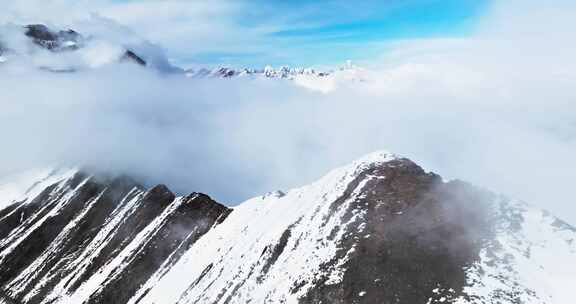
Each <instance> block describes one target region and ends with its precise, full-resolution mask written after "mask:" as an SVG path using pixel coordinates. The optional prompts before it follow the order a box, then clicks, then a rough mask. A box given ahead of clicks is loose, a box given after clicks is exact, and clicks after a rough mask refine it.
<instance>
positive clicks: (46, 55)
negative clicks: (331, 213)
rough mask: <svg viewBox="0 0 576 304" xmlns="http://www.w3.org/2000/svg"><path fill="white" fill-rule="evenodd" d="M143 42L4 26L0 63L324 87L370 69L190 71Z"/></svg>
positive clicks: (354, 78) (34, 26)
mask: <svg viewBox="0 0 576 304" xmlns="http://www.w3.org/2000/svg"><path fill="white" fill-rule="evenodd" d="M141 44H147V42H145V41H139V42H138V43H132V44H130V43H122V42H118V41H113V40H110V39H107V38H106V37H102V36H94V35H83V34H81V33H79V32H77V31H75V30H72V29H63V30H59V29H52V28H49V27H48V26H46V25H43V24H32V25H26V26H22V27H20V26H3V27H0V64H2V63H5V62H11V61H14V60H17V61H20V62H19V63H22V61H24V62H25V63H27V64H28V65H31V66H34V67H37V68H40V69H42V70H46V71H51V72H76V71H82V70H85V69H93V68H98V67H101V66H106V65H109V64H116V63H125V62H128V63H133V64H136V65H139V66H146V67H149V68H152V69H155V70H158V71H161V72H167V73H170V74H182V75H183V76H185V77H188V78H191V79H199V78H200V79H204V78H226V79H228V78H269V79H288V80H293V81H294V82H295V83H297V84H299V85H302V86H304V87H308V88H311V89H317V90H321V91H328V90H330V89H332V88H333V87H334V86H335V85H336V83H335V82H337V81H340V80H344V81H363V80H364V79H365V78H366V75H365V71H364V70H363V69H361V68H359V67H357V66H355V65H352V64H351V63H350V62H348V63H347V64H346V65H345V66H343V67H340V68H337V69H331V70H327V71H318V70H316V69H313V68H303V67H298V68H292V67H288V66H282V67H278V68H274V67H272V66H266V67H264V68H262V69H253V68H231V67H226V66H219V67H215V68H197V69H187V70H185V69H181V68H178V67H175V66H172V65H170V64H169V63H168V60H167V59H166V58H163V55H159V54H153V53H152V54H150V52H149V51H150V47H149V46H148V47H147V46H146V45H145V46H142V45H141ZM150 63H151V64H150ZM0 67H1V66H0Z"/></svg>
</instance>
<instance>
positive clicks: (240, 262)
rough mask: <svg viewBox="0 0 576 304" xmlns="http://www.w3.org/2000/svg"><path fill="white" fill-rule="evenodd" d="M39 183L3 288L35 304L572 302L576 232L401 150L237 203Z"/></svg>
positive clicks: (80, 182)
mask: <svg viewBox="0 0 576 304" xmlns="http://www.w3.org/2000/svg"><path fill="white" fill-rule="evenodd" d="M29 176H31V177H30V178H29V180H30V182H28V183H31V184H32V185H33V187H31V188H30V189H29V190H28V191H20V192H21V193H20V195H18V193H17V192H18V191H14V189H16V188H18V187H16V186H15V185H12V186H11V187H5V186H4V185H5V183H4V184H2V183H0V184H1V186H0V199H3V197H11V199H12V201H13V202H15V204H13V205H11V206H9V207H7V208H2V211H0V225H4V227H8V228H9V229H2V231H10V232H9V233H8V235H4V236H1V235H0V269H2V272H0V281H1V282H2V284H3V286H4V290H5V291H6V293H7V294H9V295H10V296H11V297H12V298H13V299H14V300H15V301H19V302H21V303H27V304H28V303H31V304H32V303H104V302H106V303H247V302H265V303H320V302H326V301H328V302H330V303H375V302H386V303H459V304H460V303H474V304H477V303H493V302H492V301H494V300H498V301H500V303H560V304H565V303H567V302H566V299H569V298H567V297H568V296H569V295H566V294H565V293H563V292H562V288H558V287H555V286H561V285H559V284H563V282H572V281H570V280H574V278H576V269H574V266H571V265H570V264H566V263H569V262H570V261H571V260H572V261H573V259H574V256H575V255H576V246H575V241H576V229H574V228H573V227H571V226H570V225H568V224H566V223H564V222H562V221H561V220H559V219H557V218H555V217H553V216H551V215H550V214H549V213H546V212H543V211H540V210H538V209H535V208H532V207H529V206H527V205H526V204H524V203H521V202H517V201H513V200H510V199H508V198H505V197H503V196H499V195H496V194H493V193H490V192H488V191H486V190H482V189H478V188H476V187H473V186H471V185H469V184H466V183H464V182H460V181H451V182H445V181H443V180H442V178H441V177H440V176H438V175H436V174H434V173H429V172H426V171H424V170H423V169H422V168H420V167H419V166H418V165H417V164H415V163H414V162H412V161H410V160H409V159H406V158H402V157H400V156H396V155H394V154H391V153H388V152H377V153H373V154H370V155H368V156H366V157H364V158H362V159H360V160H357V161H355V162H353V163H352V164H350V165H348V166H344V167H341V168H339V169H335V170H333V171H331V172H330V173H328V174H327V175H325V176H324V177H323V178H321V179H319V180H318V181H316V182H314V183H312V184H310V185H307V186H303V187H300V188H296V189H293V190H290V191H287V192H274V193H269V194H266V195H263V196H260V197H256V198H253V199H250V200H248V201H246V202H244V203H242V204H240V205H239V206H237V207H234V208H228V207H224V206H222V205H220V204H218V203H216V202H214V201H212V200H211V199H210V198H209V197H208V196H206V195H202V194H198V193H192V194H191V195H188V196H185V197H175V195H174V194H172V193H171V192H170V191H169V189H167V188H166V187H165V186H163V185H158V186H156V187H152V188H149V189H147V190H143V189H141V188H140V187H141V186H139V185H138V186H137V187H131V186H133V185H134V181H130V180H129V179H126V178H118V179H116V180H114V179H112V180H105V179H94V177H91V176H90V175H88V174H84V173H79V171H78V170H62V171H54V172H49V171H47V170H45V171H44V175H39V176H34V175H33V174H29ZM36 181H40V182H39V183H37V182H36ZM22 184H26V183H24V182H22ZM8 188H11V189H12V190H10V189H8ZM20 188H21V189H27V188H29V187H20ZM112 188H114V189H123V190H121V191H111V190H106V189H112ZM7 189H8V190H7ZM26 192H27V193H28V194H26ZM7 193H11V194H10V195H8V194H7ZM106 193H108V194H106ZM115 193H116V194H115ZM118 193H119V194H118ZM31 196H35V197H34V198H32V199H31V198H30V197H31ZM106 202H109V203H110V204H106ZM89 214H92V215H93V216H87V215H89ZM95 214H100V216H94V215H95ZM47 223H53V224H56V225H57V226H62V225H63V227H64V228H63V229H60V230H58V229H56V230H54V229H47V230H46V228H42V227H43V226H44V227H47V226H45V225H46V224H47ZM79 223H84V224H79ZM98 223H106V224H104V225H103V226H101V224H98ZM78 227H92V228H89V229H88V228H87V229H82V228H78ZM98 227H99V228H98ZM50 231H53V232H52V233H51V232H50ZM38 233H41V235H43V239H45V240H52V241H51V242H50V244H48V243H45V244H44V245H43V243H42V242H45V241H42V242H39V239H38V237H37V236H35V235H37V234H38ZM46 233H48V234H46ZM50 233H51V234H50ZM81 240H83V241H81ZM32 244H34V246H36V247H35V249H34V246H32V247H30V246H31V245H32ZM66 244H68V245H66ZM161 244H162V245H161ZM31 248H32V249H31ZM23 256H24V257H25V258H23ZM551 257H554V258H551ZM558 261H560V264H559V265H561V267H559V265H557V264H558ZM563 275H564V276H563ZM534 276H535V277H537V278H538V280H534V278H533V277H534ZM184 278H185V279H184ZM559 278H565V280H562V281H560V280H559ZM72 282H75V283H73V284H72ZM543 282H545V284H544V283H543ZM564 284H567V283H564ZM562 286H564V285H562ZM0 303H1V301H0Z"/></svg>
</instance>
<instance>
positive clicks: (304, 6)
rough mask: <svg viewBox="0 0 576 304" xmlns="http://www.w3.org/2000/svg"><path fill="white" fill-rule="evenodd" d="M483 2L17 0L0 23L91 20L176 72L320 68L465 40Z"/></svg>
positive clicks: (482, 9) (486, 2)
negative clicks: (435, 41)
mask: <svg viewBox="0 0 576 304" xmlns="http://www.w3.org/2000/svg"><path fill="white" fill-rule="evenodd" d="M490 1H492V0H379V1H377V0H360V1H354V0H316V1H310V0H309V1H304V0H284V1H280V0H276V1H272V0H210V1H208V0H205V1H200V0H198V1H196V0H46V1H42V2H38V1H37V0H18V1H9V2H8V3H7V4H3V9H2V11H0V21H4V22H5V21H14V20H15V19H16V21H17V22H45V21H48V22H50V21H52V22H53V23H55V24H58V23H64V25H67V22H68V21H70V23H69V24H71V25H73V24H74V23H73V20H78V19H82V18H90V16H91V15H93V14H96V15H99V16H101V17H106V18H109V19H112V20H114V21H116V22H117V23H119V24H122V25H126V26H128V27H130V28H132V29H133V30H134V32H136V33H137V34H138V35H139V36H141V37H143V38H146V39H148V40H150V41H152V42H154V43H157V44H158V45H160V46H162V47H163V48H164V49H165V50H166V53H167V54H168V56H169V57H170V59H171V60H172V61H174V63H176V64H178V65H182V66H195V65H209V66H213V65H218V64H227V65H236V66H262V65H265V64H272V65H283V64H288V65H312V66H321V65H334V64H339V63H343V62H345V61H346V60H348V59H351V60H354V61H363V60H370V59H372V58H374V57H379V56H381V55H382V54H383V52H385V50H386V45H387V43H389V42H391V41H398V40H401V39H420V38H431V37H460V36H465V35H469V34H470V33H471V32H473V31H474V26H475V23H476V22H477V21H478V20H479V19H480V18H481V17H482V16H483V15H484V14H485V12H486V11H487V8H488V7H489V6H490ZM19 17H23V18H19ZM50 18H51V19H52V20H46V19H50ZM18 19H19V20H18ZM22 20H26V21H22Z"/></svg>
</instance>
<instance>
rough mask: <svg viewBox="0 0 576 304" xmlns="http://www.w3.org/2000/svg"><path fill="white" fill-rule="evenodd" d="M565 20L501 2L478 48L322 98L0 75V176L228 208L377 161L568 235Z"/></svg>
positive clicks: (400, 59)
mask: <svg viewBox="0 0 576 304" xmlns="http://www.w3.org/2000/svg"><path fill="white" fill-rule="evenodd" d="M575 14H576V7H575V5H573V4H567V3H561V2H558V3H557V4H552V3H549V2H547V3H546V4H536V2H531V1H527V2H526V1H522V2H517V1H513V2H502V3H501V4H500V5H496V6H495V7H494V10H493V13H492V14H490V15H489V16H488V17H487V19H486V20H485V22H484V24H483V27H482V28H481V30H480V31H479V33H478V35H477V36H475V37H470V38H468V39H460V40H421V41H404V42H398V43H396V44H395V45H394V46H392V47H391V50H390V52H389V53H387V54H386V55H385V56H383V57H382V59H381V60H380V61H379V69H377V70H378V71H377V72H374V73H373V74H371V81H368V82H366V83H363V84H355V85H352V86H341V87H339V88H337V89H336V90H334V91H331V92H329V93H326V94H321V93H316V92H313V91H309V90H306V89H303V88H299V87H297V86H294V85H293V84H291V83H290V82H283V81H248V80H236V81H228V80H226V81H224V80H190V79H184V78H179V77H167V76H162V75H158V74H155V73H154V72H150V71H145V70H142V69H139V68H137V67H131V66H129V65H120V66H106V67H103V68H100V69H96V70H92V71H86V72H82V73H77V74H58V75H55V74H50V73H45V72H37V71H35V70H22V69H14V68H10V65H6V64H5V65H2V66H0V71H1V72H0V84H1V86H2V90H1V93H0V94H1V99H0V106H1V107H2V111H0V138H2V140H3V145H2V152H1V153H2V157H1V159H0V168H1V170H0V171H2V173H6V172H9V171H13V170H16V169H21V168H23V167H28V166H31V165H45V164H53V163H66V164H70V163H72V164H75V163H83V164H87V165H90V166H92V167H97V168H101V169H104V170H117V171H118V172H129V173H132V174H139V175H143V176H147V177H153V178H152V179H153V181H154V182H167V183H169V184H170V185H171V186H173V187H175V188H176V189H177V190H179V191H202V192H206V193H209V194H211V195H213V196H214V197H215V198H217V199H219V200H221V201H224V202H227V203H231V204H234V203H237V202H239V201H241V200H242V199H245V198H247V197H250V196H252V195H257V194H261V193H263V192H266V191H269V190H274V189H276V188H285V187H292V186H296V185H299V184H303V183H306V182H309V181H311V180H313V179H315V178H316V177H318V176H319V175H321V174H322V173H323V172H325V171H326V170H327V169H329V168H331V167H334V166H336V165H340V164H342V163H345V162H347V161H349V160H351V159H354V158H357V157H358V156H360V155H362V154H364V153H368V152H371V151H373V150H378V149H388V150H391V151H394V152H396V153H399V154H403V155H406V156H408V157H411V158H413V159H414V160H416V161H417V162H420V163H421V164H423V165H424V166H425V167H427V168H428V169H432V170H435V171H436V172H438V173H440V174H442V175H444V176H445V177H448V178H462V179H466V180H469V181H472V182H474V183H476V184H478V185H482V186H486V187H489V188H491V189H493V190H496V191H500V192H504V193H508V194H510V195H513V196H516V197H518V198H521V199H525V200H528V201H531V202H533V203H536V204H538V205H539V206H541V207H544V208H546V209H550V210H551V211H553V212H555V213H556V214H558V215H560V216H561V217H563V218H565V219H568V220H569V221H571V223H573V224H574V223H576V208H574V207H573V205H574V204H573V202H572V200H573V199H572V184H573V181H574V180H576V170H574V168H576V158H574V155H576V119H575V118H574V115H573V113H574V112H575V111H576V106H575V105H574V101H575V100H576V91H575V90H574V89H573V88H574V87H575V85H576V62H575V61H574V59H573V54H574V53H575V51H576V43H575V42H574V40H573V39H572V37H574V34H575V33H574V31H575V30H574V29H576V24H575V23H576V21H574V20H576V18H574V16H575ZM533 20H538V22H535V21H534V22H530V21H533Z"/></svg>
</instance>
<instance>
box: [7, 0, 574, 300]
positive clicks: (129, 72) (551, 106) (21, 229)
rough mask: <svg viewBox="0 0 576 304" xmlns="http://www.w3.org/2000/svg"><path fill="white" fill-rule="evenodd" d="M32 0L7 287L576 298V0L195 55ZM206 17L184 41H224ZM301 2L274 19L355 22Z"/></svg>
mask: <svg viewBox="0 0 576 304" xmlns="http://www.w3.org/2000/svg"><path fill="white" fill-rule="evenodd" d="M32 2H33V1H32V0H25V1H23V2H21V6H16V5H12V4H11V5H7V6H6V7H5V11H4V12H0V21H2V24H1V25H0V97H1V98H0V108H1V110H0V136H1V138H2V142H3V144H2V145H1V146H2V149H1V152H0V156H1V157H0V304H2V303H8V304H13V303H16V304H21V303H26V304H36V303H52V304H59V303H70V304H78V303H119V304H124V303H150V304H152V303H342V304H348V303H407V304H417V303H423V304H430V303H458V304H464V303H470V304H488V303H503V304H509V303H510V304H512V303H514V304H528V303H545V304H569V303H572V299H573V296H572V294H571V292H570V287H571V286H573V285H574V284H576V269H575V268H574V267H573V266H574V265H576V263H574V262H575V261H576V247H574V246H575V240H576V229H575V228H574V223H576V212H574V211H575V209H574V205H573V204H572V201H571V200H572V199H571V197H572V192H571V190H572V183H573V180H575V179H576V171H575V170H574V168H575V167H576V160H575V159H574V157H573V155H574V154H575V153H576V144H575V140H574V139H576V136H575V134H576V129H575V128H574V127H575V126H576V124H575V120H574V117H573V115H572V112H573V110H575V109H574V104H573V100H574V99H575V98H576V94H575V92H574V90H573V87H574V84H575V82H576V72H575V71H576V65H575V63H574V60H573V58H572V57H573V54H574V52H575V51H576V44H575V43H573V39H571V38H572V36H573V34H574V33H573V29H574V28H576V27H574V25H575V24H574V20H576V19H574V18H573V17H574V12H576V7H575V6H574V5H573V4H570V3H564V2H563V1H558V2H562V3H556V4H554V5H548V4H542V3H536V2H535V1H528V2H525V3H524V2H522V3H520V2H518V1H510V2H506V3H504V2H496V3H494V5H491V6H490V9H489V10H488V11H487V13H486V14H485V15H484V16H482V18H481V19H480V20H479V21H478V25H477V28H475V30H474V32H473V33H471V34H467V35H462V36H458V35H456V36H450V37H442V36H438V37H436V36H434V35H432V36H430V37H428V36H427V37H424V38H419V37H412V36H408V37H405V38H402V39H399V38H398V39H391V40H390V41H385V42H382V48H381V51H380V52H379V53H378V54H380V55H379V56H373V55H372V56H371V60H364V61H362V60H361V61H359V62H357V61H346V62H342V63H338V64H332V65H328V64H323V63H322V64H321V63H319V64H318V65H313V66H308V65H281V64H277V65H258V64H255V65H254V66H246V65H245V64H243V63H240V62H238V63H234V62H232V63H230V61H229V60H225V62H224V60H223V62H222V64H215V65H212V64H198V65H190V66H184V65H181V62H182V60H178V59H177V58H176V59H175V58H173V57H171V55H169V54H174V52H173V51H168V50H167V49H165V48H164V46H161V45H160V44H159V43H156V42H155V41H154V40H152V39H150V37H153V35H152V36H151V34H150V33H151V28H152V26H148V25H145V24H144V25H142V26H139V27H133V28H129V27H128V26H125V25H123V24H122V23H121V22H118V21H116V20H115V19H112V18H110V17H104V16H101V15H98V14H91V15H88V16H84V15H83V16H82V18H81V19H77V20H74V21H70V20H72V19H70V18H68V16H60V18H59V19H58V18H52V17H55V16H56V15H57V13H56V12H55V11H50V12H51V13H50V17H51V18H49V19H50V20H51V21H45V20H43V19H42V18H38V14H37V13H38V11H37V9H38V10H39V9H40V8H42V7H44V6H42V5H39V6H38V7H36V9H34V10H29V11H30V12H31V13H33V12H34V13H35V14H34V17H33V18H21V17H22V16H16V15H15V14H14V13H6V12H17V11H18V12H19V11H20V10H21V8H24V7H27V5H28V4H29V3H32ZM104 2H106V1H104ZM104 2H102V3H100V4H95V3H91V4H88V3H86V6H90V7H92V6H98V5H104V7H105V4H103V3H104ZM176 2H178V1H176ZM224 2H226V1H224ZM224 2H222V3H221V2H218V3H217V4H214V5H216V6H215V7H213V8H210V9H208V8H209V7H210V5H208V4H206V5H205V4H194V5H195V6H198V8H197V9H198V10H199V11H202V12H204V13H206V14H207V16H212V17H214V16H215V15H217V14H220V13H222V12H223V11H224V12H226V14H232V12H233V11H236V10H243V9H245V8H246V3H240V2H239V3H236V4H233V3H227V2H226V3H224ZM62 3H63V4H62V5H64V3H65V1H63V2H62ZM106 5H108V4H106ZM110 5H112V4H110ZM126 5H127V6H128V7H129V8H130V9H131V10H128V11H131V12H132V13H133V18H135V19H137V18H140V17H141V15H142V14H144V15H145V16H149V18H151V19H150V22H151V23H152V20H153V18H152V17H151V16H153V15H154V14H151V15H149V14H150V12H152V11H151V10H150V8H151V7H155V5H157V4H156V3H154V2H153V1H151V2H150V3H132V4H130V5H128V4H126ZM182 5H184V4H182V3H175V2H174V1H167V2H166V6H165V9H166V11H158V12H157V15H158V16H159V17H158V18H159V19H158V27H159V29H158V30H161V29H164V30H165V28H166V24H163V23H162V24H161V22H168V21H166V20H172V19H171V18H172V17H170V18H168V17H166V16H173V15H172V14H174V13H175V12H177V11H178V10H179V9H181V8H183V7H184V6H186V5H184V6H182ZM190 5H192V4H190ZM218 5H221V6H218ZM251 5H252V4H251ZM287 5H288V4H287ZM330 5H336V4H334V3H333V4H330ZM366 5H367V6H370V5H373V4H372V3H371V2H370V3H367V4H366ZM71 7H72V6H71ZM122 7H123V6H122ZM331 7H332V6H331ZM74 8H75V9H77V8H78V7H77V6H76V5H74ZM123 8H124V7H123ZM204 9H205V10H204ZM308 9H310V10H314V9H316V4H314V5H310V6H309V7H308ZM390 9H392V7H391V8H390ZM122 12H125V11H123V10H122V11H117V12H116V15H118V14H119V15H121V16H124V17H126V16H131V15H130V14H124V13H122ZM188 13H189V12H187V11H182V12H181V14H176V15H175V16H176V17H178V18H184V17H185V16H187V14H188ZM300 13H301V12H295V14H296V15H298V14H300ZM302 13H303V12H302ZM11 14H12V15H14V16H12V15H11ZM71 14H72V13H71ZM211 14H215V15H211ZM365 14H368V12H367V11H363V13H362V14H359V15H358V16H361V15H365ZM40 15H41V14H40ZM414 15H418V14H416V12H415V13H414ZM31 16H32V15H31ZM275 16H277V15H275ZM358 16H355V18H359V17H358ZM16 17H18V18H16ZM164 17H166V18H167V19H162V18H164ZM176 17H174V18H176ZM178 18H176V19H178ZM287 18H288V17H287ZM135 19H134V20H135ZM272 19H274V18H271V19H270V20H272ZM22 20H26V22H21V21H22ZM125 20H127V23H131V22H132V23H134V22H135V21H134V20H132V19H129V18H128V19H125ZM198 20H199V21H198V22H197V23H198V25H199V28H197V29H196V28H195V29H190V28H187V27H181V28H179V27H173V28H171V29H172V30H173V31H175V32H174V35H175V36H178V35H180V34H181V33H179V32H178V31H180V30H182V31H184V30H187V31H190V32H191V34H193V35H197V36H198V37H203V38H204V39H205V40H202V39H198V40H197V41H194V45H193V46H190V47H189V48H185V49H186V50H199V49H205V50H210V51H211V52H216V51H215V47H214V41H212V40H210V39H209V38H210V37H209V36H210V35H209V34H210V33H211V32H214V36H215V37H214V39H215V40H216V41H220V42H221V43H222V44H223V45H228V44H227V43H226V42H223V40H225V39H223V38H222V37H226V35H231V34H230V33H229V32H227V33H216V29H218V30H226V29H228V27H222V28H220V27H218V28H214V29H209V28H210V26H209V25H214V24H217V23H218V22H216V21H209V20H210V18H206V19H203V17H202V16H198ZM200 20H204V21H203V22H205V23H202V22H200ZM230 20H231V21H230V22H238V21H237V20H234V19H230ZM287 20H294V19H290V18H288V19H287ZM530 20H539V22H537V24H536V23H535V22H531V21H530ZM397 21H398V22H399V23H402V22H400V19H398V20H397ZM174 22H177V23H178V22H182V21H177V20H176V21H174ZM318 22H319V23H323V22H328V21H327V20H318ZM368 24H371V23H368ZM201 25H202V26H201ZM304 25H305V26H304V27H303V28H298V29H295V30H294V31H282V30H280V29H276V30H275V32H274V33H276V34H275V35H268V36H266V35H264V36H263V37H267V38H268V39H270V43H271V44H273V43H276V42H277V40H274V39H280V38H279V37H278V36H282V37H292V36H298V37H300V36H301V35H308V34H310V35H312V33H314V31H313V30H312V29H314V28H315V27H319V28H320V29H322V31H323V32H322V31H321V32H322V33H321V34H322V35H326V33H325V32H329V34H330V37H331V38H328V37H326V36H322V37H324V38H325V39H350V40H353V39H358V37H356V36H354V35H351V36H350V37H348V36H346V37H347V38H342V37H341V36H340V35H339V33H340V32H339V31H340V28H339V27H332V28H331V27H322V25H321V24H316V23H306V24H304ZM361 25H362V26H365V24H360V25H359V24H356V25H355V26H352V27H353V28H354V27H356V28H357V29H356V30H357V31H359V32H362V26H361ZM238 26H239V28H242V26H247V25H245V24H243V25H238ZM274 26H279V25H278V24H277V23H275V24H274ZM283 26H286V25H285V24H283ZM300 26H303V25H302V24H300ZM349 26H350V25H349ZM371 26H375V25H373V24H372V25H371ZM414 26H416V25H414ZM201 30H202V31H207V32H206V33H207V34H202V33H199V32H198V31H201ZM228 30H229V29H228ZM259 30H261V31H272V29H270V28H266V27H264V28H259ZM195 31H196V32H195ZM232 33H236V32H235V31H232ZM243 33H245V34H246V35H247V36H250V35H256V34H257V33H255V32H252V31H245V32H243ZM355 33H356V32H355ZM316 34H318V33H316ZM236 35H238V33H236ZM195 37H196V36H195ZM255 37H256V36H250V37H247V38H246V39H254V43H255V45H254V48H257V46H258V47H260V46H261V45H262V44H261V42H259V41H258V39H256V38H255ZM258 37H260V36H258ZM282 39H288V40H286V41H299V42H302V40H299V39H301V38H282ZM313 40H314V39H308V41H307V43H311V41H313ZM186 41H189V40H186ZM231 41H232V40H231ZM228 43H230V42H228ZM318 43H319V45H322V44H323V43H325V42H324V41H319V42H318ZM346 43H349V42H346ZM357 43H358V45H361V43H360V42H357ZM178 45H181V46H183V47H185V44H184V43H178ZM230 45H231V44H230ZM365 46H366V49H365V51H366V53H369V52H373V50H374V49H373V48H372V47H373V46H374V45H373V43H366V45H365ZM369 46H370V47H369ZM285 47H286V51H287V52H288V50H290V49H291V48H293V47H297V46H294V45H291V46H285ZM300 47H302V48H303V47H304V44H302V45H301V46H300ZM266 50H267V51H268V52H270V53H272V51H271V49H266ZM337 50H339V49H338V48H337V47H336V46H335V47H334V49H333V51H334V52H336V51H337ZM276 51H278V50H276ZM181 52H182V50H179V51H178V52H177V53H181ZM224 55H225V54H224ZM224 55H223V57H226V56H224ZM322 55H324V56H326V57H328V56H329V55H330V54H328V52H326V54H319V55H318V58H320V57H322ZM191 56H192V55H191ZM270 56H272V55H270ZM230 58H234V57H230ZM314 58H317V57H314ZM180 59H181V58H180ZM302 59H304V58H302ZM303 61H304V60H303ZM382 149H391V150H392V151H394V152H395V153H397V154H392V153H389V152H384V151H382V152H374V151H380V150H382ZM362 155H366V156H364V157H361V158H358V157H360V156H362ZM354 159H356V161H353V160H354ZM346 164H347V165H346ZM334 168H336V169H334ZM330 170H332V171H330ZM327 172H328V173H327ZM322 176H323V177H322ZM290 189H291V190H290Z"/></svg>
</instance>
